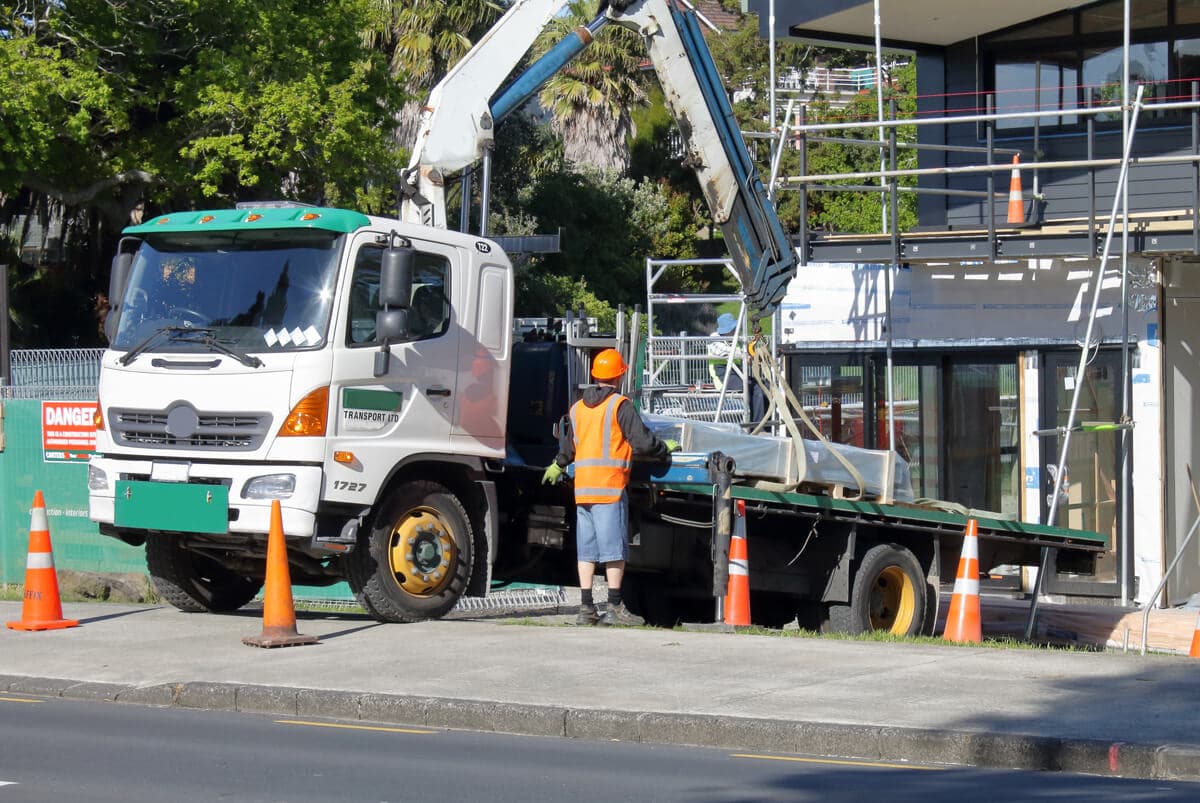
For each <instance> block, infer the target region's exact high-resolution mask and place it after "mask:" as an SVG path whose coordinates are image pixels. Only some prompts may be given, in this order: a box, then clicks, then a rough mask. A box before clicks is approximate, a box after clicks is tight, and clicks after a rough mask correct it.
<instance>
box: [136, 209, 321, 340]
mask: <svg viewBox="0 0 1200 803" xmlns="http://www.w3.org/2000/svg"><path fill="white" fill-rule="evenodd" d="M343 239H344V235H341V234H338V233H336V232H328V231H321V230H318V229H299V230H297V229H287V230H264V231H236V232H233V231H213V232H205V233H203V234H196V233H193V232H186V233H163V234H159V235H151V236H150V237H148V238H147V240H146V241H145V242H144V243H142V246H141V248H140V249H138V252H137V256H136V258H135V259H134V262H133V266H132V269H131V271H130V276H129V284H128V286H127V287H126V288H125V296H124V298H123V299H122V302H121V307H120V311H119V314H120V316H121V319H120V321H119V323H118V325H117V335H116V337H115V338H114V339H113V342H112V348H114V349H117V350H126V351H127V350H129V349H131V348H134V347H135V346H137V345H138V344H139V343H141V342H142V341H143V340H145V339H146V338H147V337H148V336H150V335H151V334H152V333H154V332H155V331H158V330H160V329H163V328H164V327H183V328H196V329H205V330H208V332H209V333H210V337H209V338H181V337H171V338H163V339H162V341H161V342H160V343H156V344H155V346H154V350H156V351H211V350H212V348H213V346H212V344H213V343H214V342H215V343H217V344H220V345H224V346H230V347H234V348H236V349H237V350H238V351H246V352H250V351H258V352H262V351H267V352H270V351H294V350H297V349H311V348H318V347H320V346H321V345H323V344H324V342H325V338H326V334H327V333H328V330H329V318H330V311H331V308H332V301H333V291H334V282H335V280H336V277H337V265H338V256H339V255H340V253H341V248H342V242H343Z"/></svg>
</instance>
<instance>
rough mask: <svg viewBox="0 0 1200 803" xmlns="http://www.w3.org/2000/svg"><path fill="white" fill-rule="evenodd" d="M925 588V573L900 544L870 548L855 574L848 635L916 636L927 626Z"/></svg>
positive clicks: (878, 545) (839, 612)
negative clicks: (887, 634) (880, 632)
mask: <svg viewBox="0 0 1200 803" xmlns="http://www.w3.org/2000/svg"><path fill="white" fill-rule="evenodd" d="M925 588H926V583H925V572H924V571H923V570H922V569H921V564H920V562H919V561H918V560H917V558H916V556H915V555H913V553H912V552H910V551H909V550H907V549H905V548H904V547H902V546H900V545H899V544H877V545H876V546H873V547H871V548H870V549H869V550H867V553H866V554H865V555H863V557H862V560H861V561H859V564H858V570H857V571H856V572H855V573H854V588H853V590H852V591H851V592H850V605H849V606H848V607H849V610H848V611H846V612H844V613H848V614H849V616H848V628H849V632H851V633H867V632H875V631H882V632H886V633H892V634H895V635H897V636H915V635H917V634H918V633H920V632H921V627H922V625H923V624H924V622H925V607H926V601H927V595H926V592H925ZM832 613H833V612H832V611H831V614H832ZM837 613H838V614H841V613H843V612H842V611H838V612H837ZM831 618H832V617H831Z"/></svg>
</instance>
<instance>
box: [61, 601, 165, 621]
mask: <svg viewBox="0 0 1200 803" xmlns="http://www.w3.org/2000/svg"><path fill="white" fill-rule="evenodd" d="M162 609H163V606H161V605H155V606H153V607H150V608H138V609H137V610H133V611H120V612H118V613H106V614H104V615H103V616H89V617H87V618H86V619H80V620H79V624H81V625H86V624H91V623H92V622H103V621H104V620H105V619H120V618H121V617H122V616H133V615H134V614H138V613H146V612H147V611H161V610H162Z"/></svg>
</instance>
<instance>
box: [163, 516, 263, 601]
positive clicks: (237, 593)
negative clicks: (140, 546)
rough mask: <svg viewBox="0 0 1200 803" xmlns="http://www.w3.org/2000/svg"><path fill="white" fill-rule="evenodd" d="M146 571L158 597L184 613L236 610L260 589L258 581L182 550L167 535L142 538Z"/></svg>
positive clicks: (194, 553)
mask: <svg viewBox="0 0 1200 803" xmlns="http://www.w3.org/2000/svg"><path fill="white" fill-rule="evenodd" d="M146 568H147V569H148V570H149V572H150V582H151V583H153V585H154V591H155V592H156V593H157V594H158V596H159V597H161V598H162V599H164V600H166V601H167V602H169V603H171V604H172V605H174V606H175V607H176V608H178V609H179V610H181V611H186V612H188V613H205V612H210V613H224V612H227V611H236V610H237V609H238V608H240V607H242V606H243V605H245V604H246V603H247V602H249V601H250V600H252V599H254V595H255V594H257V593H258V592H259V589H261V588H262V586H263V581H262V579H261V578H256V577H242V576H240V575H237V574H234V573H233V572H231V571H230V570H229V569H226V568H225V567H224V566H222V565H221V564H219V563H217V562H216V561H215V560H213V559H212V558H209V557H207V556H205V555H201V554H199V553H196V552H190V551H188V550H186V549H183V548H182V547H180V546H179V544H178V543H177V542H176V541H175V539H174V538H173V537H171V536H169V535H151V536H150V537H148V538H147V539H146Z"/></svg>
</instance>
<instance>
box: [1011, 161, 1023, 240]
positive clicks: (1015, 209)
mask: <svg viewBox="0 0 1200 803" xmlns="http://www.w3.org/2000/svg"><path fill="white" fill-rule="evenodd" d="M1012 164H1013V166H1012V176H1011V178H1009V180H1008V222H1009V223H1024V222H1025V201H1024V200H1023V199H1022V198H1021V156H1020V155H1019V154H1016V153H1014V154H1013V161H1012Z"/></svg>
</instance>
